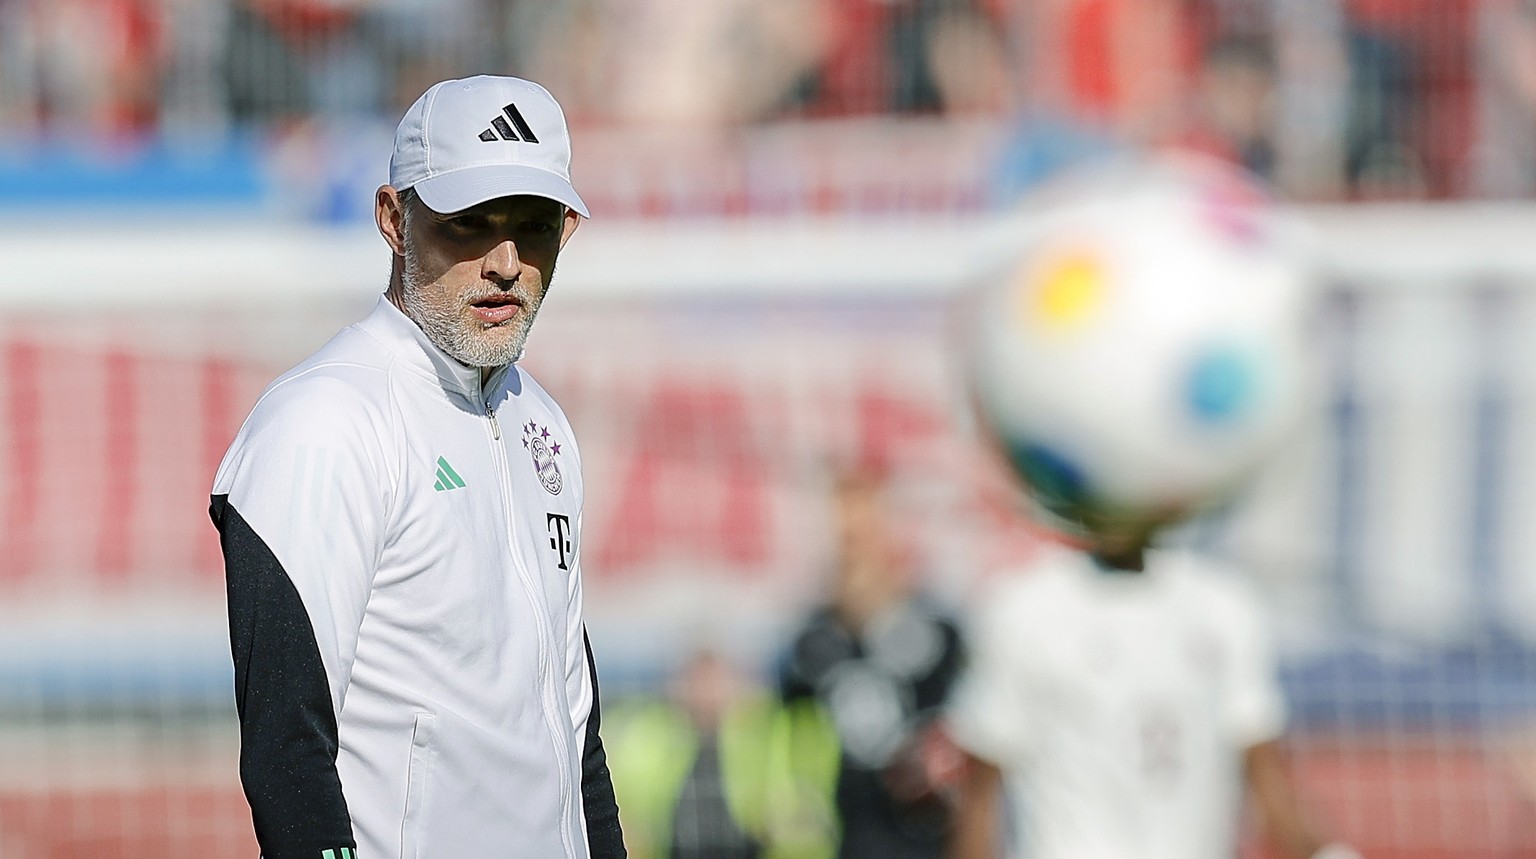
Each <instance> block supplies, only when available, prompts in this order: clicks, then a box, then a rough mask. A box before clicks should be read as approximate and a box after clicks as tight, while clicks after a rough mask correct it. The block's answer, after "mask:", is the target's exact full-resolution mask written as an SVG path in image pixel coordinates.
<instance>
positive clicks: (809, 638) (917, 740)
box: [779, 470, 963, 859]
mask: <svg viewBox="0 0 1536 859" xmlns="http://www.w3.org/2000/svg"><path fill="white" fill-rule="evenodd" d="M885 490H886V486H885V481H884V480H883V479H882V476H881V475H879V474H876V473H873V472H871V471H867V470H855V471H852V472H850V473H847V474H844V475H842V476H841V477H840V479H839V481H838V485H837V487H836V492H835V498H834V503H835V512H834V516H835V527H836V529H837V532H836V536H837V549H838V557H837V562H836V567H835V569H834V572H833V577H832V582H831V585H832V593H831V594H830V595H829V597H830V599H829V601H828V602H827V603H826V604H824V605H822V606H820V607H818V608H816V609H815V610H814V611H813V612H812V613H811V614H810V616H809V617H808V618H807V619H806V620H805V622H804V624H803V626H802V627H801V629H800V631H799V633H798V634H797V635H796V636H795V638H794V642H793V645H792V647H791V649H790V651H789V653H788V654H787V655H786V662H785V664H784V666H783V668H782V670H781V674H780V678H779V683H780V693H781V695H782V696H783V698H784V699H785V701H786V702H788V703H794V702H797V701H805V700H815V701H817V702H819V704H820V705H821V708H822V710H823V712H824V714H825V717H826V718H827V719H828V720H830V722H831V725H832V727H833V728H834V730H835V732H836V735H837V738H838V742H839V744H840V746H841V749H840V754H839V762H838V778H837V785H836V796H835V808H836V810H837V814H838V817H839V818H840V823H841V827H842V834H841V839H840V844H839V848H838V855H839V856H840V857H842V859H907V857H911V859H926V857H939V856H942V855H943V850H944V844H945V839H946V836H947V834H948V829H949V826H950V811H949V808H948V807H947V805H946V804H945V802H944V800H943V799H942V797H941V795H940V793H939V792H938V791H937V790H936V788H935V786H934V785H933V784H931V783H930V782H929V780H928V778H927V776H926V772H927V771H928V768H927V767H925V766H924V764H923V760H922V758H923V751H924V746H925V740H926V738H927V737H928V736H929V728H930V726H931V723H932V720H933V718H934V717H935V716H936V715H937V713H938V711H939V708H940V707H941V705H943V704H944V702H945V700H946V698H947V697H948V695H949V692H950V688H951V686H952V685H953V681H954V679H955V676H956V675H957V673H958V672H959V669H960V665H961V660H962V655H963V648H962V641H961V636H960V632H959V629H958V628H957V626H956V624H955V623H954V622H952V621H951V620H950V619H949V618H947V617H946V616H944V615H943V614H942V613H941V612H939V611H938V610H936V609H935V608H934V607H932V606H930V605H929V604H928V603H927V601H926V600H925V599H924V598H923V597H922V596H921V595H920V593H919V590H920V589H919V586H918V585H919V583H918V579H917V577H916V575H915V571H914V570H913V568H912V566H911V564H910V563H909V562H908V559H906V558H905V557H903V554H904V553H903V552H902V551H901V548H900V546H899V543H898V540H897V539H896V535H895V533H893V529H892V527H891V522H890V519H889V511H888V510H887V509H886V506H885V501H886V499H885Z"/></svg>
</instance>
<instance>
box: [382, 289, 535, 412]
mask: <svg viewBox="0 0 1536 859" xmlns="http://www.w3.org/2000/svg"><path fill="white" fill-rule="evenodd" d="M358 324H359V326H360V327H362V328H363V330H365V331H367V332H368V333H369V334H371V335H373V336H374V337H375V338H377V339H378V340H380V341H381V342H383V343H384V345H385V346H387V347H388V348H389V349H390V351H392V352H394V353H395V354H396V355H397V356H399V358H400V360H401V361H403V362H404V363H405V365H406V366H407V367H410V368H411V369H412V370H414V371H415V372H417V373H419V374H422V375H428V376H435V377H437V380H438V382H439V383H440V384H441V385H442V386H443V390H445V391H449V392H453V393H458V394H461V395H463V396H465V397H468V398H469V399H470V400H471V401H473V402H475V403H476V404H477V405H479V404H483V403H484V397H485V392H487V391H492V390H494V389H495V388H496V386H498V385H499V384H500V383H501V381H502V380H503V379H504V378H505V376H506V373H507V370H508V369H509V368H510V367H511V366H512V365H511V364H507V365H504V366H501V367H497V368H496V370H495V371H494V372H493V373H491V377H490V379H488V380H487V381H486V383H485V384H484V385H483V386H482V385H481V384H480V368H479V367H467V366H465V365H463V364H461V363H459V361H458V360H456V359H454V358H452V357H450V356H449V355H448V353H446V352H444V351H443V350H441V349H439V348H437V345H436V344H435V343H433V342H432V341H431V340H429V339H427V333H426V332H425V331H422V330H421V326H420V325H417V324H416V322H415V321H414V320H412V319H411V318H410V317H409V316H406V315H405V314H404V313H402V312H400V308H398V307H396V306H395V305H394V304H393V303H391V302H390V300H389V298H388V296H380V297H379V302H378V304H376V305H375V306H374V308H373V312H372V313H370V314H368V316H367V318H365V319H363V321H362V322H360V323H358Z"/></svg>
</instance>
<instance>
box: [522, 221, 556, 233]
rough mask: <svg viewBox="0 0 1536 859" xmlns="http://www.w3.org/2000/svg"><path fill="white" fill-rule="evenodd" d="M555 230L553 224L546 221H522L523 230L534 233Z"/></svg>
mask: <svg viewBox="0 0 1536 859" xmlns="http://www.w3.org/2000/svg"><path fill="white" fill-rule="evenodd" d="M554 231H555V225H554V224H551V223H550V222H548V221H524V222H523V232H525V233H533V234H534V235H548V234H550V233H552V232H554Z"/></svg>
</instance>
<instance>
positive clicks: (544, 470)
mask: <svg viewBox="0 0 1536 859" xmlns="http://www.w3.org/2000/svg"><path fill="white" fill-rule="evenodd" d="M523 447H524V448H527V450H528V455H529V456H530V457H532V458H533V471H534V473H535V474H537V475H538V476H539V483H541V484H543V485H544V488H545V489H546V490H548V491H549V494H550V495H559V494H560V489H561V488H562V487H563V486H564V485H565V483H564V481H563V480H561V478H560V465H559V464H558V463H556V462H555V457H557V456H559V455H560V442H559V441H558V440H556V439H555V438H554V437H552V436H551V435H550V434H549V427H546V426H543V425H541V424H536V423H534V422H533V421H529V422H528V423H525V424H523Z"/></svg>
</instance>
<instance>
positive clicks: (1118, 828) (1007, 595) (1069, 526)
mask: <svg viewBox="0 0 1536 859" xmlns="http://www.w3.org/2000/svg"><path fill="white" fill-rule="evenodd" d="M1040 200H1041V202H1040V203H1039V205H1038V208H1036V209H1034V210H1031V211H1030V212H1029V214H1030V216H1031V217H1030V218H1028V219H1027V220H1028V221H1029V222H1030V223H1031V224H1032V225H1034V230H1033V232H1029V233H1025V234H1023V236H1022V237H1021V245H1022V247H1023V252H1022V253H1021V254H1020V258H1019V259H1018V260H1017V261H1016V263H1015V264H1013V265H1012V267H1011V269H1010V270H1009V272H1008V274H1007V276H1006V277H1002V278H999V279H998V281H997V282H996V283H995V284H994V285H993V288H991V289H989V290H988V291H987V293H986V294H985V296H983V297H981V299H980V300H981V301H982V302H983V305H982V307H983V308H984V311H983V312H982V313H978V314H976V315H975V316H974V321H973V323H972V324H973V326H974V327H973V328H972V330H971V331H970V332H969V333H970V334H971V335H973V336H972V337H971V338H970V341H969V345H971V347H972V348H973V352H972V358H973V361H972V363H971V364H970V367H969V369H970V371H971V374H972V376H971V382H972V387H973V391H974V393H975V395H976V397H975V400H974V402H975V404H976V406H977V415H978V417H979V419H980V420H981V422H982V423H983V424H984V425H985V426H986V427H987V429H988V431H989V434H990V435H991V437H992V439H993V440H994V441H995V442H997V445H998V448H999V450H1000V452H1001V453H1002V454H1003V455H1004V456H1005V457H1006V458H1007V461H1008V463H1009V464H1010V466H1011V467H1012V468H1013V469H1014V470H1015V471H1016V472H1017V473H1018V474H1019V475H1020V477H1021V478H1022V480H1023V482H1024V484H1025V487H1026V488H1027V489H1028V491H1029V493H1030V495H1031V497H1032V498H1033V500H1034V501H1035V502H1036V503H1037V505H1038V508H1039V509H1040V511H1041V512H1043V513H1046V514H1048V515H1049V518H1050V519H1051V521H1052V522H1054V523H1055V524H1056V525H1057V526H1059V527H1060V528H1061V529H1062V530H1063V531H1065V532H1066V533H1067V534H1070V535H1071V536H1072V537H1074V538H1075V540H1076V545H1077V548H1068V547H1067V546H1066V545H1057V546H1052V547H1049V548H1047V549H1045V550H1043V551H1042V553H1041V555H1040V556H1039V558H1037V559H1036V560H1034V561H1033V562H1031V563H1030V564H1028V565H1027V566H1026V567H1025V568H1023V569H1019V570H1017V571H1015V572H1013V573H1012V574H1010V575H1007V576H1005V577H1003V578H1002V579H1001V580H1000V581H999V583H998V584H997V586H996V588H995V591H994V592H991V593H988V594H987V595H986V597H985V598H984V599H983V600H982V602H981V608H980V610H979V612H978V616H977V617H976V618H975V619H974V626H973V628H972V634H973V641H972V660H971V662H970V664H969V666H968V668H967V670H966V673H965V675H964V676H963V678H962V680H961V681H960V683H959V685H958V688H957V691H956V694H955V697H954V700H953V701H952V704H951V707H950V708H949V711H948V715H947V730H948V733H949V735H950V737H951V738H952V739H953V741H954V742H955V743H957V744H958V746H959V747H960V748H961V749H963V750H964V751H965V752H966V753H967V754H968V755H969V757H970V761H969V762H968V765H961V766H959V767H956V768H954V769H955V770H957V771H958V772H959V773H960V776H959V777H958V779H957V781H958V788H959V789H958V791H957V795H958V799H957V802H958V812H957V814H958V821H957V825H956V826H955V828H954V832H955V839H954V843H953V845H952V846H953V851H952V852H953V859H983V857H986V859H995V857H998V856H1001V855H1004V854H1005V853H1006V855H1008V856H1012V857H1018V859H1231V857H1233V856H1234V855H1235V854H1236V850H1237V842H1238V837H1237V836H1238V824H1239V820H1240V817H1241V814H1240V812H1241V810H1242V808H1243V805H1244V800H1245V798H1251V799H1252V800H1253V805H1254V807H1255V808H1256V810H1257V811H1258V818H1259V821H1260V823H1261V824H1262V827H1263V832H1264V834H1265V835H1266V836H1267V837H1268V840H1269V841H1270V842H1271V844H1272V845H1273V846H1274V847H1275V848H1277V849H1278V850H1279V851H1280V853H1281V855H1283V856H1285V857H1286V859H1345V857H1352V856H1354V855H1355V854H1354V852H1353V851H1352V850H1350V849H1349V848H1347V847H1344V846H1342V845H1339V844H1330V843H1329V841H1328V839H1327V838H1326V837H1325V836H1323V835H1322V834H1321V833H1320V832H1319V831H1318V830H1317V829H1316V828H1314V826H1313V825H1312V824H1311V823H1310V822H1309V821H1308V819H1307V818H1306V816H1305V815H1304V814H1303V813H1302V810H1301V807H1300V804H1299V802H1298V799H1297V795H1296V793H1295V791H1294V790H1293V788H1292V783H1291V780H1290V777H1289V774H1288V771H1287V768H1286V766H1285V762H1284V760H1283V757H1282V753H1281V747H1280V740H1281V737H1282V732H1283V730H1284V728H1285V705H1284V700H1283V697H1282V693H1281V689H1280V687H1279V682H1278V676H1277V673H1278V669H1277V666H1276V662H1275V657H1274V654H1273V652H1272V648H1271V644H1270V641H1269V636H1268V632H1267V630H1266V624H1265V621H1264V617H1263V613H1262V611H1261V609H1260V607H1259V606H1258V604H1257V602H1256V601H1255V599H1254V598H1253V597H1252V596H1250V595H1249V594H1248V593H1247V592H1246V591H1245V590H1244V589H1243V588H1242V587H1241V586H1240V584H1239V583H1238V581H1237V580H1236V579H1235V577H1234V576H1232V575H1230V574H1226V573H1224V572H1223V571H1221V570H1219V569H1217V568H1216V565H1215V564H1214V563H1212V562H1210V561H1208V560H1204V559H1201V558H1199V557H1196V556H1194V555H1191V554H1183V553H1177V552H1171V551H1165V550H1159V549H1155V548H1153V547H1154V544H1155V542H1156V540H1157V538H1158V536H1159V535H1160V534H1161V533H1162V532H1163V530H1164V529H1165V528H1166V527H1168V526H1171V525H1173V524H1175V523H1178V522H1181V521H1184V520H1185V519H1187V518H1189V517H1190V516H1191V515H1193V513H1194V512H1195V511H1198V510H1201V509H1203V508H1205V507H1208V506H1209V505H1211V504H1213V503H1216V502H1217V501H1219V500H1220V499H1222V498H1225V497H1228V496H1229V495H1230V493H1231V492H1232V491H1234V489H1235V487H1237V486H1239V485H1240V484H1241V483H1242V481H1244V480H1245V479H1247V477H1248V476H1250V475H1251V474H1252V473H1253V470H1254V469H1255V468H1256V467H1257V466H1258V465H1259V463H1261V462H1262V461H1263V460H1264V458H1265V457H1266V456H1268V455H1269V454H1270V453H1271V452H1272V451H1273V450H1274V449H1275V447H1276V445H1277V444H1278V443H1279V441H1280V440H1282V439H1283V438H1284V437H1285V434H1286V433H1287V432H1288V427H1289V426H1290V425H1291V424H1292V423H1293V422H1294V419H1295V417H1296V416H1297V415H1298V414H1299V413H1300V411H1301V403H1302V402H1303V401H1304V399H1305V394H1304V391H1305V389H1306V384H1305V380H1306V379H1307V378H1308V372H1307V368H1306V361H1305V357H1306V355H1307V353H1308V349H1309V343H1308V339H1307V335H1306V331H1307V325H1306V321H1307V319H1308V311H1307V297H1308V294H1309V286H1310V281H1309V277H1308V273H1307V270H1306V267H1305V266H1304V265H1302V264H1300V263H1299V262H1298V259H1297V258H1296V257H1295V255H1294V254H1292V253H1291V252H1290V251H1289V249H1288V244H1287V241H1286V239H1285V238H1284V236H1285V233H1284V231H1283V230H1282V229H1281V226H1280V224H1279V223H1278V222H1277V220H1276V216H1275V215H1274V213H1273V210H1272V209H1271V208H1269V207H1268V206H1267V200H1266V198H1265V196H1264V194H1263V193H1262V190H1261V189H1259V188H1258V187H1257V186H1256V185H1255V183H1253V182H1252V181H1251V180H1250V179H1249V178H1248V177H1246V176H1244V175H1242V174H1240V173H1239V172H1237V171H1235V170H1233V169H1231V168H1227V167H1223V166H1219V165H1215V164H1213V163H1211V162H1208V161H1204V160H1184V159H1170V160H1168V161H1167V162H1161V161H1159V162H1156V163H1140V162H1127V163H1125V164H1117V165H1113V166H1111V167H1110V168H1109V169H1107V170H1106V171H1104V172H1101V173H1100V172H1095V173H1090V174H1084V175H1083V176H1081V177H1078V178H1073V179H1072V180H1070V181H1069V182H1067V183H1064V184H1062V185H1060V186H1058V187H1056V188H1053V189H1051V190H1050V191H1049V193H1048V194H1047V195H1046V196H1043V197H1042V198H1040ZM1004 795H1006V797H1007V805H1006V808H1007V811H1008V812H1009V813H1008V815H1007V818H1006V823H1007V826H1006V829H1007V830H1009V831H1011V833H1012V838H1011V839H1009V840H1008V841H1007V842H1006V843H1008V845H1009V846H1008V847H1007V848H1006V849H1005V847H1004V844H1005V839H1004V830H1005V826H1004V820H1002V819H1000V818H999V817H998V811H999V806H1000V802H999V800H1000V799H1001V797H1003V796H1004Z"/></svg>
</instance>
